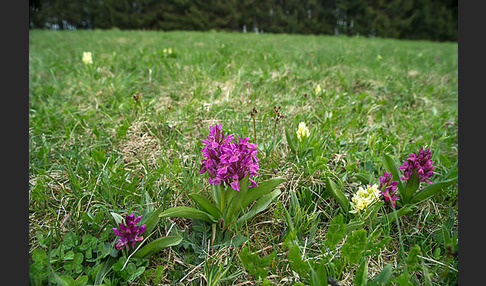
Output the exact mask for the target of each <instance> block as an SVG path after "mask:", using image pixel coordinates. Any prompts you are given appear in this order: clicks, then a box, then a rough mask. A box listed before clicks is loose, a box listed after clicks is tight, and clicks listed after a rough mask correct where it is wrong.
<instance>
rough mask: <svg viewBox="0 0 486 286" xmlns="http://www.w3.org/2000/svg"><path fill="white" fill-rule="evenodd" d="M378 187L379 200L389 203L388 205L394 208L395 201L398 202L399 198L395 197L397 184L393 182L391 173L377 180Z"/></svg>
mask: <svg viewBox="0 0 486 286" xmlns="http://www.w3.org/2000/svg"><path fill="white" fill-rule="evenodd" d="M379 180H380V186H379V187H378V189H379V190H380V194H381V196H382V197H381V198H382V199H383V200H384V201H389V202H390V204H392V205H393V206H395V201H398V200H400V197H399V196H397V195H396V192H397V189H398V187H397V184H398V181H393V176H392V174H391V173H387V172H386V171H385V174H384V175H383V176H381V177H380V178H379Z"/></svg>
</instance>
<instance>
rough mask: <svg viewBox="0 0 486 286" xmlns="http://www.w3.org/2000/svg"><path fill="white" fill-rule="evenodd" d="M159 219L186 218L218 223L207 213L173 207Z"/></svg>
mask: <svg viewBox="0 0 486 286" xmlns="http://www.w3.org/2000/svg"><path fill="white" fill-rule="evenodd" d="M159 217H185V218H192V219H200V220H203V221H207V222H210V223H216V222H217V221H218V220H217V219H216V218H214V217H213V216H212V215H210V214H209V213H207V212H204V211H201V210H198V209H195V208H192V207H173V208H170V209H168V210H165V211H164V212H162V213H161V214H160V215H159Z"/></svg>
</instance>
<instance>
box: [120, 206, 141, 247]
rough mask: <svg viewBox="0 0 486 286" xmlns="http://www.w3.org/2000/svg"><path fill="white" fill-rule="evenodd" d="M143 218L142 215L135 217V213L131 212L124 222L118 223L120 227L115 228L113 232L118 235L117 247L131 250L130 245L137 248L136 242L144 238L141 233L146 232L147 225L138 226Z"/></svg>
mask: <svg viewBox="0 0 486 286" xmlns="http://www.w3.org/2000/svg"><path fill="white" fill-rule="evenodd" d="M141 218H142V216H138V217H137V218H135V215H134V214H133V213H131V214H130V215H127V216H126V217H125V221H124V222H120V223H118V228H115V227H114V228H113V233H115V235H116V236H118V242H117V243H116V244H115V248H116V249H118V250H121V249H122V248H126V249H127V250H130V247H131V248H135V243H137V242H140V241H142V240H143V236H142V235H141V234H142V233H144V232H145V228H146V227H147V225H146V224H143V225H141V226H137V223H138V222H140V219H141ZM139 235H140V236H139Z"/></svg>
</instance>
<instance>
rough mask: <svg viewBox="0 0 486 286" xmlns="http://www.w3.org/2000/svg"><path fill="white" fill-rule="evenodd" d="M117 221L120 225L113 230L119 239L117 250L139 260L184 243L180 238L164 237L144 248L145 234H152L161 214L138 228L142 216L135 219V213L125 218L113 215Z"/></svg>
mask: <svg viewBox="0 0 486 286" xmlns="http://www.w3.org/2000/svg"><path fill="white" fill-rule="evenodd" d="M111 215H112V216H113V218H114V219H115V221H116V222H117V223H118V228H115V227H114V228H113V233H114V234H115V235H116V236H117V237H118V240H117V242H116V244H115V248H116V249H117V250H123V251H124V252H127V253H130V255H134V256H135V257H139V258H147V257H148V256H149V255H151V254H153V253H155V252H157V251H159V250H162V249H164V248H167V247H170V246H175V245H178V244H179V243H180V242H181V241H182V237H180V236H164V237H161V238H158V239H155V240H153V241H151V242H150V243H147V244H146V245H144V246H143V247H142V244H143V243H144V242H145V241H146V240H147V239H148V236H150V235H152V234H149V235H148V236H147V238H146V239H145V240H144V237H143V235H142V234H143V233H145V232H146V231H147V232H148V233H150V232H151V231H152V230H153V229H154V227H155V225H156V224H157V222H158V220H159V214H158V213H157V212H155V213H154V214H152V215H150V216H149V217H148V218H147V219H145V222H146V223H144V224H142V225H140V226H138V225H137V224H138V223H139V222H140V221H141V220H142V216H138V217H135V215H134V214H133V213H131V214H129V215H128V214H127V215H126V216H125V218H123V217H122V216H120V215H119V214H116V213H111Z"/></svg>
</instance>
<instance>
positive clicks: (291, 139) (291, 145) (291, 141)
mask: <svg viewBox="0 0 486 286" xmlns="http://www.w3.org/2000/svg"><path fill="white" fill-rule="evenodd" d="M285 137H286V138H287V143H288V144H289V148H290V150H292V152H294V153H295V152H296V150H295V141H294V136H293V134H292V135H291V134H290V132H289V129H288V128H285Z"/></svg>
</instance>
